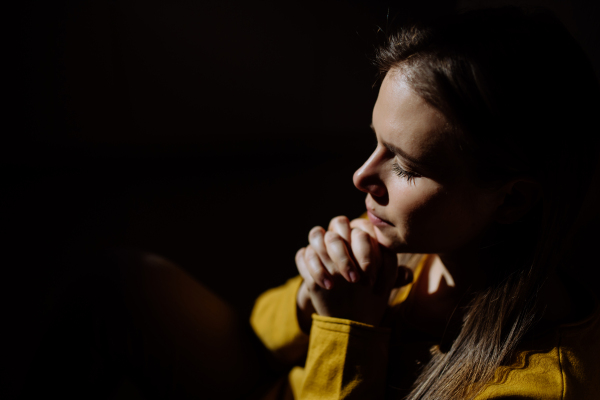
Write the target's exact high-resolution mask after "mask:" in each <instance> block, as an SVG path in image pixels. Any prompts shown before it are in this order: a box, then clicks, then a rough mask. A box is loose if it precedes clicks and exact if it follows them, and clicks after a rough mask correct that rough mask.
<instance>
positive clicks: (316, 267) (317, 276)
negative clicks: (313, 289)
mask: <svg viewBox="0 0 600 400" xmlns="http://www.w3.org/2000/svg"><path fill="white" fill-rule="evenodd" d="M304 262H305V265H306V266H307V267H308V272H309V274H310V275H311V277H312V279H313V280H314V282H315V283H316V284H317V285H319V286H321V287H322V288H323V289H327V290H329V289H331V288H332V286H333V279H332V278H331V275H330V274H329V272H328V271H327V268H325V266H324V265H323V263H321V260H320V258H319V256H318V254H317V253H316V252H315V250H314V249H313V248H312V247H311V246H308V247H307V248H306V251H305V252H304Z"/></svg>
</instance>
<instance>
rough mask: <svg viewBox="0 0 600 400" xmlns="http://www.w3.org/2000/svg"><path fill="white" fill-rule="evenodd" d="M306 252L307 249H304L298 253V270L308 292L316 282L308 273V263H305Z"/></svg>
mask: <svg viewBox="0 0 600 400" xmlns="http://www.w3.org/2000/svg"><path fill="white" fill-rule="evenodd" d="M305 251H306V248H304V247H303V248H301V249H300V250H298V251H297V252H296V268H297V269H298V273H299V274H300V276H301V277H302V279H303V280H304V282H305V283H306V287H307V288H308V290H311V289H312V288H313V287H314V285H315V281H314V279H313V278H312V276H311V274H310V272H309V271H308V267H307V265H306V263H305V262H304V252H305Z"/></svg>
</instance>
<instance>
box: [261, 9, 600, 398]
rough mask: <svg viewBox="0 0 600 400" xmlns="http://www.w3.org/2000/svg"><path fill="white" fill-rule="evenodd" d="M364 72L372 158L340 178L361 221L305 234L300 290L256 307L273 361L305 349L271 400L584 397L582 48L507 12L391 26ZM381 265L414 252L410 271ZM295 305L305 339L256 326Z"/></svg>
mask: <svg viewBox="0 0 600 400" xmlns="http://www.w3.org/2000/svg"><path fill="white" fill-rule="evenodd" d="M377 64H378V66H379V68H380V72H381V75H382V77H383V81H382V84H381V88H380V91H379V97H378V99H377V103H376V105H375V108H374V110H373V123H372V128H373V130H374V132H375V135H376V137H377V142H378V144H377V148H376V149H375V150H374V152H373V154H372V155H371V157H370V158H369V159H368V160H367V161H366V162H365V164H364V165H363V166H362V167H361V168H360V169H359V170H358V171H356V173H355V174H354V184H355V185H356V187H357V188H358V189H360V190H362V191H363V192H365V193H367V198H366V208H367V215H368V220H360V219H359V220H355V221H352V222H349V221H348V219H347V218H345V217H338V218H335V219H333V220H332V221H331V224H330V225H329V228H328V230H327V231H325V229H323V228H321V227H316V228H314V229H312V230H311V231H310V233H309V245H308V246H307V247H306V248H303V249H300V250H299V252H298V254H297V255H296V264H297V267H298V271H299V273H300V275H301V278H296V279H293V280H290V281H289V282H288V284H287V285H286V286H284V287H282V288H278V289H275V290H273V291H271V292H268V293H266V294H264V295H263V296H262V297H261V298H260V299H259V300H258V302H257V304H256V306H255V309H254V314H253V317H252V322H253V326H254V329H255V331H256V332H257V333H258V335H259V337H261V339H262V340H263V342H264V343H265V344H266V345H267V347H269V348H270V349H271V351H273V352H274V353H275V354H277V355H279V357H280V359H281V360H283V361H287V362H293V361H297V360H298V359H299V351H298V348H301V347H302V344H304V346H306V345H307V343H306V342H307V337H308V336H307V335H310V344H308V355H307V359H306V363H305V366H304V367H302V366H296V367H295V368H294V369H292V370H291V372H290V374H289V377H288V378H287V381H286V383H285V384H284V387H283V389H282V390H283V391H282V392H280V393H278V394H273V397H272V398H290V399H291V398H298V399H303V398H307V399H308V398H319V399H338V398H344V399H345V398H369V399H376V398H384V397H385V398H408V399H471V398H478V399H491V398H509V397H510V398H531V399H550V398H565V399H567V398H569V399H571V398H572V399H575V398H577V399H583V398H594V396H597V393H600V386H599V383H598V382H599V380H598V379H597V377H598V376H600V362H599V361H598V360H600V311H599V310H598V307H597V306H596V304H595V301H594V300H593V298H592V297H590V296H587V295H582V293H585V291H582V290H581V289H580V286H578V284H577V283H576V282H577V279H579V280H582V279H585V275H583V274H585V270H586V269H587V268H593V266H592V265H590V263H593V264H594V266H597V264H598V262H597V261H596V260H594V259H593V258H592V257H589V258H588V259H587V261H585V262H584V261H582V259H584V258H581V257H579V256H580V255H582V254H585V252H589V247H588V248H586V247H585V246H581V241H582V239H583V238H585V237H586V236H587V235H589V233H587V234H586V233H584V232H585V229H584V227H585V226H586V224H589V222H590V218H591V216H592V215H594V214H593V213H594V212H597V209H598V202H597V201H598V199H597V197H594V194H596V195H597V186H598V171H597V163H598V150H599V135H598V130H597V128H596V126H597V124H596V123H595V122H594V121H593V118H594V116H595V115H597V112H598V110H599V99H600V96H599V94H600V92H599V90H598V84H597V82H596V81H595V79H594V75H593V72H592V69H591V67H590V65H589V64H588V62H587V61H586V60H585V57H584V56H583V54H582V52H581V50H579V48H578V46H577V45H576V44H575V43H574V42H573V40H572V38H571V37H570V36H569V35H568V33H567V32H566V31H565V29H564V28H563V27H562V26H560V24H559V23H557V22H556V20H555V19H554V18H552V17H551V16H549V15H547V14H545V13H534V14H526V13H523V12H521V11H519V10H517V9H512V8H507V9H498V10H485V11H483V10H482V11H474V12H469V13H465V14H463V15H460V16H458V17H456V18H453V19H451V20H448V21H445V22H442V23H440V24H439V25H437V26H432V27H419V26H412V27H408V28H404V29H402V30H401V31H400V32H399V33H398V34H396V35H392V36H391V37H390V39H389V41H388V42H387V43H386V44H385V45H384V46H383V47H382V48H380V49H379V51H378V53H377ZM594 174H596V178H595V181H593V179H594ZM594 191H595V192H594ZM394 253H411V254H428V256H424V257H418V260H419V263H418V265H417V266H416V268H414V267H413V269H414V273H413V269H411V268H407V267H405V266H400V267H398V264H397V262H396V258H395V256H394ZM575 272H577V273H575ZM417 274H418V275H419V277H418V279H417V280H416V282H415V284H414V287H412V289H410V293H407V292H408V288H406V287H405V288H404V289H403V290H401V291H400V292H398V290H397V289H395V288H398V287H402V286H403V285H406V284H407V283H409V282H411V281H412V280H413V275H414V276H416V275H417ZM296 293H297V295H295V294H296ZM294 296H295V298H296V300H297V313H298V314H297V315H298V317H297V318H298V322H299V326H300V327H301V329H302V331H303V332H304V333H305V334H306V335H305V336H304V337H303V335H302V334H301V333H300V329H297V328H294V327H293V324H292V323H290V324H289V325H283V326H281V325H278V324H274V323H273V322H271V321H281V320H282V319H283V320H285V319H284V318H285V317H283V316H285V315H286V313H287V314H290V313H291V311H290V310H289V309H288V310H282V309H281V307H282V306H281V304H284V305H286V307H289V305H288V303H289V298H292V297H294ZM311 315H312V323H311ZM294 357H296V360H293V359H294ZM300 365H302V364H301V363H300Z"/></svg>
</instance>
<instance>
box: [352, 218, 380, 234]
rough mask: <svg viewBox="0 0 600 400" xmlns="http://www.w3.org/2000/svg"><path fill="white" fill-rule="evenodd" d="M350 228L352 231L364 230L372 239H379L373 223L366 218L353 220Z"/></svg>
mask: <svg viewBox="0 0 600 400" xmlns="http://www.w3.org/2000/svg"><path fill="white" fill-rule="evenodd" d="M350 228H351V229H354V228H358V229H362V230H363V231H365V232H367V233H368V234H369V235H371V237H374V238H377V236H376V235H375V227H374V226H373V224H372V223H371V221H369V220H368V219H365V218H356V219H353V220H352V221H350Z"/></svg>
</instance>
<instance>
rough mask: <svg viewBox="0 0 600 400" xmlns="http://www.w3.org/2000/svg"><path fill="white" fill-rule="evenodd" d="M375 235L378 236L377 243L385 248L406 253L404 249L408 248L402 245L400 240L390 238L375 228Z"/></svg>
mask: <svg viewBox="0 0 600 400" xmlns="http://www.w3.org/2000/svg"><path fill="white" fill-rule="evenodd" d="M375 235H376V236H377V241H378V242H379V244H381V245H382V246H383V247H386V248H388V249H390V250H392V251H394V252H396V253H403V252H405V250H404V249H403V247H406V246H404V245H403V243H401V242H400V240H398V238H396V237H390V236H389V235H386V234H385V233H383V232H382V231H381V230H380V229H379V228H378V227H375Z"/></svg>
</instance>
